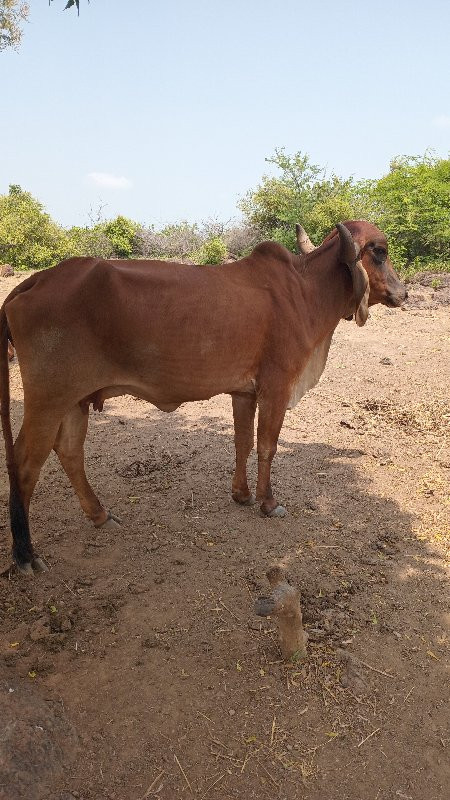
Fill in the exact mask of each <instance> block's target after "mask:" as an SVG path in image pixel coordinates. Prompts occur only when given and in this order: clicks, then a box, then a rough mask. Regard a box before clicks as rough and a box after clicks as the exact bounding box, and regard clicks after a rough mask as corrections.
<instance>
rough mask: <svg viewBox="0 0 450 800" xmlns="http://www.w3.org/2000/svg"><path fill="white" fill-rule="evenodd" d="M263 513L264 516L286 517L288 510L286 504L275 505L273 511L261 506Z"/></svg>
mask: <svg viewBox="0 0 450 800" xmlns="http://www.w3.org/2000/svg"><path fill="white" fill-rule="evenodd" d="M261 514H262V515H263V517H280V518H281V517H285V516H286V514H287V511H286V509H285V507H284V506H275V508H273V509H272V511H265V510H264V508H262V507H261Z"/></svg>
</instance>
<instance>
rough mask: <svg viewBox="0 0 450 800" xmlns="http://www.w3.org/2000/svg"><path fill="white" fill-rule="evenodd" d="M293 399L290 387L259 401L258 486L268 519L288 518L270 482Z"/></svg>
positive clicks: (257, 496) (257, 495)
mask: <svg viewBox="0 0 450 800" xmlns="http://www.w3.org/2000/svg"><path fill="white" fill-rule="evenodd" d="M288 400H289V391H288V388H287V389H286V391H285V392H283V391H282V390H280V391H279V392H278V393H268V394H267V395H266V396H265V395H264V394H263V395H262V396H261V397H259V398H258V407H259V416H258V434H257V441H258V444H257V447H258V484H257V487H256V499H257V500H259V501H260V502H261V506H260V508H261V513H262V514H264V516H267V517H284V516H285V515H286V509H285V508H284V506H282V505H279V504H278V502H277V500H276V499H275V498H274V496H273V492H272V486H271V483H270V471H271V466H272V460H273V457H274V455H275V453H276V452H277V444H278V436H279V435H280V430H281V426H282V424H283V420H284V415H285V413H286V408H287V403H288Z"/></svg>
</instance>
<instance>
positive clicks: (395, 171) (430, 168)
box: [371, 153, 450, 272]
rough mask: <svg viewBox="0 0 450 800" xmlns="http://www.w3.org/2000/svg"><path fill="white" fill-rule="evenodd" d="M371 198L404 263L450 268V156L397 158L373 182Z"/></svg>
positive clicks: (398, 260) (406, 265) (408, 266)
mask: <svg viewBox="0 0 450 800" xmlns="http://www.w3.org/2000/svg"><path fill="white" fill-rule="evenodd" d="M371 199H372V202H373V205H374V209H375V215H376V219H377V224H378V225H379V227H380V228H381V229H382V230H383V231H384V233H385V234H386V236H388V237H389V242H390V249H391V252H392V256H393V259H395V261H396V263H397V265H398V266H399V267H401V268H402V269H403V270H404V271H407V272H411V271H412V272H417V271H419V270H422V269H430V270H433V271H437V270H436V269H435V267H433V263H434V262H436V261H437V262H441V264H442V263H444V264H446V271H448V270H449V269H450V263H449V252H450V160H449V159H439V158H437V157H435V156H433V155H431V154H430V153H425V155H424V156H401V157H399V158H396V159H395V160H394V161H392V162H391V166H390V172H389V173H388V174H387V175H385V176H384V177H383V178H381V179H380V180H379V181H377V182H376V183H374V184H373V186H372V191H371ZM424 265H426V266H424ZM441 271H442V270H441Z"/></svg>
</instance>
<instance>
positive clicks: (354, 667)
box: [336, 648, 367, 695]
mask: <svg viewBox="0 0 450 800" xmlns="http://www.w3.org/2000/svg"><path fill="white" fill-rule="evenodd" d="M336 655H337V656H339V658H340V659H341V661H342V663H343V669H342V672H341V676H340V681H341V684H342V686H343V687H344V689H351V690H352V691H353V692H354V693H355V694H358V695H360V694H365V693H366V692H367V684H366V683H365V681H364V678H363V677H362V675H361V669H360V663H359V661H358V659H357V658H356V657H355V656H353V655H352V654H351V653H348V652H347V651H346V650H342V649H341V648H339V649H338V650H336Z"/></svg>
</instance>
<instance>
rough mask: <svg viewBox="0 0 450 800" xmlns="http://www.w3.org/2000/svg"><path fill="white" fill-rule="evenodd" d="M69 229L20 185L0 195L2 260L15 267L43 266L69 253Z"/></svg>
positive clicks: (0, 248)
mask: <svg viewBox="0 0 450 800" xmlns="http://www.w3.org/2000/svg"><path fill="white" fill-rule="evenodd" d="M67 252H68V243H67V237H66V234H65V232H64V231H63V230H62V228H60V227H59V225H56V223H55V222H53V220H52V219H51V218H50V216H49V214H47V213H46V212H45V211H44V210H43V207H42V205H41V203H39V201H38V200H35V198H34V197H32V196H31V194H30V193H29V192H24V191H22V189H21V188H20V186H14V185H13V186H10V187H9V194H7V195H0V261H6V262H8V263H9V264H11V265H12V266H13V267H14V268H15V269H43V268H44V267H49V266H51V265H52V264H55V263H57V262H58V261H61V259H62V258H64V257H65V256H66V255H67Z"/></svg>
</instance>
